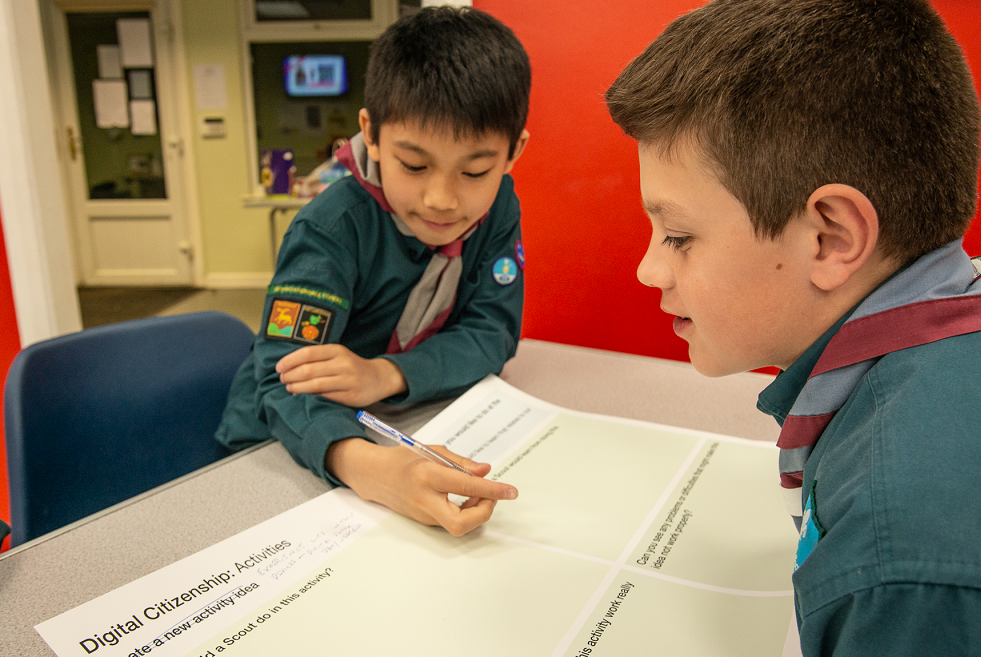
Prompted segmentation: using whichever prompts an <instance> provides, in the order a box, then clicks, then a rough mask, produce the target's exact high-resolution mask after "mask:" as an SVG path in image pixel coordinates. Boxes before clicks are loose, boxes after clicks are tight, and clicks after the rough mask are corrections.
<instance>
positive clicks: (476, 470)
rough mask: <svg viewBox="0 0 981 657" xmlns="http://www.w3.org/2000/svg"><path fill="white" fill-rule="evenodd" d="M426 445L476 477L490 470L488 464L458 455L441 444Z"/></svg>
mask: <svg viewBox="0 0 981 657" xmlns="http://www.w3.org/2000/svg"><path fill="white" fill-rule="evenodd" d="M427 447H429V448H430V449H432V450H433V451H434V452H438V453H439V454H440V455H441V456H445V457H446V458H448V459H449V460H451V461H453V462H454V463H456V464H457V465H459V466H461V467H463V468H464V469H465V470H469V471H470V472H472V473H473V474H475V475H477V476H478V477H483V476H484V475H486V474H487V473H488V472H490V470H491V466H490V464H488V463H480V462H479V461H471V460H470V459H468V458H467V457H465V456H460V455H459V454H457V453H455V452H451V451H450V450H449V449H447V448H446V447H444V446H442V445H427Z"/></svg>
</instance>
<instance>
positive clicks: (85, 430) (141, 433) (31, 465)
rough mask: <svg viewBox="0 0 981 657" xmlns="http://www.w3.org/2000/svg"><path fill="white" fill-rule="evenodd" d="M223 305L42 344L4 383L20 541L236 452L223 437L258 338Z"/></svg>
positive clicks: (21, 357) (21, 358)
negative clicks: (238, 376) (237, 377)
mask: <svg viewBox="0 0 981 657" xmlns="http://www.w3.org/2000/svg"><path fill="white" fill-rule="evenodd" d="M253 337H254V336H253V334H252V331H251V330H250V329H249V328H248V327H247V326H246V325H245V324H244V323H242V322H241V321H240V320H238V319H236V318H235V317H232V316H231V315H226V314H225V313H219V312H203V313H192V314H188V315H175V316H171V317H152V318H149V319H139V320H135V321H131V322H122V323H119V324H110V325H107V326H100V327H97V328H91V329H85V330H83V331H80V332H78V333H74V334H71V335H65V336H61V337H58V338H54V339H52V340H47V341H44V342H40V343H37V344H33V345H30V346H29V347H27V348H25V349H24V350H22V351H21V352H20V353H19V354H17V357H16V358H15V359H14V362H13V364H12V365H11V367H10V371H9V373H8V374H7V381H6V385H5V388H4V429H5V432H6V442H7V468H8V473H9V484H10V511H11V527H12V535H11V545H12V546H13V545H19V544H21V543H23V542H25V541H28V540H30V539H32V538H34V537H36V536H40V535H41V534H45V533H47V532H49V531H52V530H54V529H57V528H59V527H61V526H63V525H66V524H68V523H71V522H74V521H75V520H78V519H80V518H83V517H85V516H87V515H89V514H92V513H95V512H97V511H100V510H102V509H104V508H106V507H109V506H112V505H113V504H116V503H118V502H121V501H123V500H125V499H128V498H130V497H132V496H134V495H138V494H139V493H142V492H144V491H147V490H149V489H151V488H153V487H155V486H159V485H160V484H163V483H166V482H167V481H170V480H171V479H174V478H176V477H179V476H181V475H184V474H187V473H188V472H191V471H193V470H196V469H198V468H200V467H202V466H204V465H207V464H209V463H212V462H214V461H217V460H218V459H220V458H222V457H224V456H227V455H228V454H229V452H228V451H227V450H226V449H225V448H224V447H223V446H221V445H220V444H219V443H218V442H217V441H216V440H215V439H214V433H215V430H216V429H217V428H218V423H219V421H220V419H221V414H222V411H223V409H224V407H225V402H226V398H227V395H228V390H229V387H230V386H231V381H232V377H233V376H234V374H235V372H236V370H237V369H238V367H239V365H241V363H242V361H244V360H245V357H246V355H247V354H248V351H249V348H250V346H251V344H252V340H253Z"/></svg>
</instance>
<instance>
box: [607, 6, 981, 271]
mask: <svg viewBox="0 0 981 657" xmlns="http://www.w3.org/2000/svg"><path fill="white" fill-rule="evenodd" d="M606 101H607V106H608V108H609V110H610V114H611V115H612V117H613V120H614V121H616V122H617V124H619V125H620V127H621V128H623V130H624V132H626V133H627V134H628V135H630V136H632V137H634V138H635V139H638V140H639V141H641V142H643V143H649V144H652V145H656V146H658V147H659V148H662V149H663V152H665V153H667V152H669V151H670V149H671V148H672V147H673V146H674V145H675V144H677V143H678V141H679V140H680V139H692V140H694V143H695V144H696V145H697V146H698V147H699V149H700V150H701V151H702V153H703V154H704V156H706V157H707V159H708V160H709V162H710V163H711V164H712V165H713V167H714V169H715V172H716V174H717V175H718V177H719V180H720V182H721V183H722V184H723V185H725V187H726V188H727V189H728V190H729V192H730V193H731V194H732V195H733V196H735V197H736V198H737V199H739V201H740V202H741V203H742V204H743V205H744V206H745V208H746V210H747V212H748V214H749V216H750V218H751V220H752V222H753V227H754V230H755V231H756V234H757V235H758V236H760V237H766V238H769V239H773V238H775V237H777V236H778V235H780V234H781V232H782V231H783V229H784V227H785V226H786V225H787V223H788V222H789V221H790V219H791V218H792V217H795V216H797V215H798V214H799V213H801V212H802V211H803V210H804V209H805V207H806V203H807V199H808V197H809V196H810V195H811V193H812V192H813V191H814V190H816V189H817V188H819V187H821V186H822V185H825V184H829V183H842V184H846V185H851V186H852V187H855V188H856V189H858V190H859V191H861V192H863V193H864V194H865V195H866V196H867V197H868V198H869V200H870V201H871V202H872V204H873V205H874V206H875V208H876V211H877V212H878V215H879V227H880V228H879V247H878V248H879V249H880V250H881V253H882V254H883V255H884V256H886V257H890V258H895V259H897V260H899V261H900V262H904V261H909V260H912V259H914V258H917V257H919V256H920V255H922V254H924V253H927V252H929V251H932V250H934V249H936V248H939V247H940V246H942V245H944V244H946V243H948V242H951V241H953V240H955V239H958V238H961V237H963V235H964V233H965V232H966V231H967V229H968V227H969V226H970V223H971V218H972V217H973V216H974V213H975V211H976V208H977V194H978V155H979V143H978V139H979V120H981V119H979V110H978V98H977V93H976V92H975V90H974V86H973V84H972V80H971V74H970V71H969V70H968V67H967V64H966V62H965V60H964V56H963V53H962V52H961V49H960V47H959V46H958V45H957V43H956V42H955V41H954V39H953V37H952V36H951V35H950V34H949V33H948V31H947V29H946V27H945V25H944V23H943V21H942V19H941V18H940V17H939V16H938V15H937V13H936V12H935V11H934V10H933V9H932V8H931V7H930V5H929V4H928V3H927V2H926V1H925V0H715V1H714V2H711V3H709V4H707V5H706V6H704V7H702V8H700V9H697V10H695V11H693V12H691V13H689V14H686V15H684V16H682V17H680V18H678V19H677V20H675V21H674V22H673V23H671V24H670V25H669V26H668V27H667V29H665V30H664V33H663V34H661V35H660V36H659V37H658V38H657V39H656V40H655V41H654V42H653V43H651V44H650V45H649V46H648V47H647V49H646V50H644V52H643V53H641V55H640V56H638V57H637V58H636V59H634V60H633V61H632V62H631V63H630V64H629V65H628V66H627V67H626V68H625V69H624V70H623V72H622V73H621V74H620V76H619V77H618V78H617V80H616V82H614V83H613V85H612V86H611V87H610V88H609V90H608V91H607V92H606Z"/></svg>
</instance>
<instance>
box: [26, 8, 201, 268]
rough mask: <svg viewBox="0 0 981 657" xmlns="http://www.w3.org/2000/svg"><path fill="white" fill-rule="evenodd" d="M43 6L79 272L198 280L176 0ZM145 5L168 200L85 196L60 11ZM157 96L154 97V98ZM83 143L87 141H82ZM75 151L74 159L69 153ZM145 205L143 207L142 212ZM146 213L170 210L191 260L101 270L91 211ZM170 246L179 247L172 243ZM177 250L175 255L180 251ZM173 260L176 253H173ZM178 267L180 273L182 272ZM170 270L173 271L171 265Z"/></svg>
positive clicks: (194, 206) (197, 236)
mask: <svg viewBox="0 0 981 657" xmlns="http://www.w3.org/2000/svg"><path fill="white" fill-rule="evenodd" d="M42 3H43V4H44V5H45V6H46V11H47V14H48V15H47V17H46V18H47V19H48V21H49V25H50V29H49V31H48V35H47V36H48V44H49V48H48V54H49V57H51V63H52V64H53V66H52V67H50V68H51V72H52V77H53V82H54V90H55V95H54V102H55V110H56V111H55V116H56V117H57V118H59V119H60V121H59V128H58V129H57V132H56V139H57V140H58V142H59V146H60V147H61V151H60V157H59V159H60V160H61V163H62V167H61V171H62V176H63V179H64V182H65V188H66V190H67V191H68V194H67V199H68V201H69V203H68V207H69V209H70V210H71V216H72V221H70V224H73V225H72V228H74V231H70V234H71V232H73V233H74V237H75V239H74V240H73V242H74V244H76V246H77V250H76V258H77V261H76V265H77V266H76V278H77V279H78V280H79V281H82V282H84V283H93V284H122V285H126V284H150V285H153V284H178V285H180V284H192V285H200V284H201V281H202V280H203V278H204V267H203V263H202V262H201V253H202V249H201V243H200V242H201V238H200V235H201V231H200V225H199V217H198V213H197V212H196V209H197V203H196V202H195V201H196V198H197V194H196V185H195V179H194V171H193V166H192V165H191V163H192V161H193V157H192V156H191V155H190V153H189V152H187V151H188V149H189V148H190V147H191V144H192V143H193V141H192V139H191V138H190V135H189V133H188V130H187V126H188V125H189V122H188V119H189V111H188V110H187V92H186V76H185V75H184V71H183V62H184V58H183V53H182V52H181V51H182V48H183V38H182V31H181V29H180V25H181V20H180V9H179V4H180V2H179V0H176V1H174V2H168V0H110V1H109V2H107V1H106V0H101V1H98V0H42ZM93 10H95V11H128V10H133V11H149V12H152V18H153V22H152V24H153V29H154V44H155V50H156V52H157V56H156V58H155V59H156V60H157V62H156V66H155V75H156V83H157V87H158V90H162V92H163V93H162V97H163V96H166V97H168V98H169V99H170V102H169V103H164V102H158V106H157V111H158V113H159V116H160V126H159V128H160V138H161V146H162V148H163V155H164V167H165V170H166V176H167V181H168V182H167V196H168V198H167V199H166V200H163V199H161V200H148V201H136V200H134V201H111V200H109V201H90V200H89V199H88V186H87V182H86V181H85V180H83V178H84V176H85V174H84V157H83V155H82V154H81V153H80V149H79V148H78V147H77V145H75V144H71V143H69V137H68V132H67V129H71V130H72V131H73V133H74V134H75V135H76V139H77V138H78V137H77V136H78V135H79V133H80V131H79V126H78V115H77V104H76V98H75V80H74V74H73V71H72V67H71V56H70V52H69V50H68V48H69V45H68V39H67V24H66V20H65V14H66V13H68V12H76V11H78V12H82V11H93ZM159 100H161V98H158V101H159ZM82 148H84V146H83V147H82ZM69 153H71V154H72V155H74V158H77V159H74V158H73V157H72V156H71V155H69ZM140 208H142V212H140V210H139V209H140ZM134 212H135V213H136V216H138V215H140V214H143V213H146V214H147V215H148V216H152V215H155V214H157V212H161V214H160V216H168V217H171V219H170V221H172V222H173V228H174V231H175V238H176V240H177V241H179V242H180V243H182V244H183V248H182V251H184V253H186V254H187V255H188V256H189V258H190V261H189V262H188V263H185V262H184V261H183V260H180V261H179V262H177V265H176V267H177V268H176V269H173V270H170V269H165V270H134V269H123V270H115V269H109V270H100V269H98V268H97V267H96V263H95V261H94V245H93V243H92V237H91V235H90V232H89V230H90V225H89V221H90V219H89V215H90V214H94V215H96V216H102V217H111V216H116V215H119V216H134V215H133V213H134ZM173 247H174V248H175V249H176V248H177V245H176V244H174V245H173ZM174 256H175V258H177V259H180V258H183V256H180V255H177V253H176V251H175V252H174ZM175 262H176V261H175ZM181 271H183V272H184V273H180V272H181ZM168 272H170V273H168Z"/></svg>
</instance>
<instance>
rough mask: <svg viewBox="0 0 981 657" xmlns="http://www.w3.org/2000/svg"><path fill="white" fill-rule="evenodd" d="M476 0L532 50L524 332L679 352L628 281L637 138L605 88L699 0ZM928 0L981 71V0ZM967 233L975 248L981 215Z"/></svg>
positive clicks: (519, 171)
mask: <svg viewBox="0 0 981 657" xmlns="http://www.w3.org/2000/svg"><path fill="white" fill-rule="evenodd" d="M473 4H474V6H475V7H477V8H479V9H483V10H485V11H488V12H489V13H491V14H493V15H494V16H496V17H498V18H499V19H500V20H502V21H503V22H504V23H505V24H507V25H508V26H510V27H511V28H512V29H513V30H514V31H515V33H516V34H517V35H518V38H520V39H521V41H522V42H523V43H524V45H525V48H526V49H527V50H528V54H529V56H530V57H531V64H532V95H531V112H530V116H529V120H528V130H529V132H531V142H530V143H529V147H528V149H527V150H526V151H525V154H524V155H523V156H522V157H521V160H520V161H519V162H518V164H517V165H516V166H515V180H516V183H517V191H518V195H519V197H520V199H521V206H522V210H523V215H522V217H523V218H522V224H523V229H524V241H525V250H526V252H527V254H528V266H527V273H528V278H527V282H526V289H527V299H526V303H525V321H524V336H525V337H528V338H536V339H541V340H550V341H555V342H562V343H567V344H575V345H581V346H586V347H596V348H600V349H609V350H613V351H623V352H629V353H635V354H643V355H649V356H659V357H664V358H674V359H678V360H687V354H688V349H687V345H686V344H685V343H684V341H682V340H681V339H680V338H678V337H676V336H675V335H674V332H673V331H672V330H671V323H670V321H669V320H668V318H667V316H666V315H664V314H663V313H661V312H660V310H659V309H658V305H659V303H660V293H659V292H656V291H652V290H648V289H646V288H644V287H643V286H642V285H641V284H640V283H638V282H637V278H636V268H637V264H638V263H639V262H640V258H641V257H642V256H643V254H644V251H645V249H646V247H647V242H648V240H649V238H650V229H649V224H648V221H647V219H646V217H645V215H644V213H643V211H642V209H641V206H640V191H639V180H638V174H637V152H636V145H635V143H634V142H633V141H632V140H631V139H628V138H627V137H624V136H623V134H622V133H621V132H620V129H619V128H618V127H617V126H616V125H615V124H614V123H613V122H612V121H611V120H610V118H609V115H608V114H607V112H606V107H605V104H604V103H603V98H602V94H603V92H604V91H605V90H606V88H607V87H608V86H609V85H610V83H612V82H613V80H614V79H615V78H616V76H617V74H618V73H619V72H620V70H621V69H622V68H623V67H624V66H625V65H626V64H627V62H629V61H630V60H631V59H632V58H633V57H635V56H636V55H637V54H639V53H640V51H641V50H643V48H644V47H645V46H646V45H647V44H648V43H649V42H650V41H651V40H653V39H654V37H656V36H657V34H658V33H660V31H661V30H662V29H663V28H664V27H665V26H666V25H667V24H668V23H669V22H670V21H671V20H673V19H674V18H675V17H677V16H678V15H680V14H682V13H684V12H686V11H688V10H690V9H693V8H695V7H698V6H700V5H702V4H704V1H703V0H660V1H659V2H651V1H650V0H618V1H617V2H604V3H600V2H596V0H536V1H534V2H514V0H474V3H473ZM934 5H935V6H936V7H937V9H938V10H939V11H940V12H941V14H942V15H943V16H944V17H945V19H946V20H947V21H948V23H949V25H950V29H951V31H952V32H953V33H954V35H955V36H956V37H957V38H958V40H959V41H960V42H961V44H962V45H963V46H964V48H965V50H966V52H967V56H968V60H969V61H970V62H971V63H972V64H973V67H974V70H975V71H978V72H979V74H978V75H977V76H976V77H977V78H979V79H981V30H979V29H978V28H979V26H981V3H978V2H976V0H935V1H934ZM967 244H968V251H969V252H971V254H972V255H981V221H975V223H974V226H973V228H972V231H971V233H970V234H969V236H968V240H967ZM723 267H724V263H720V275H722V274H721V272H722V271H724V269H722V268H723Z"/></svg>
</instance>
